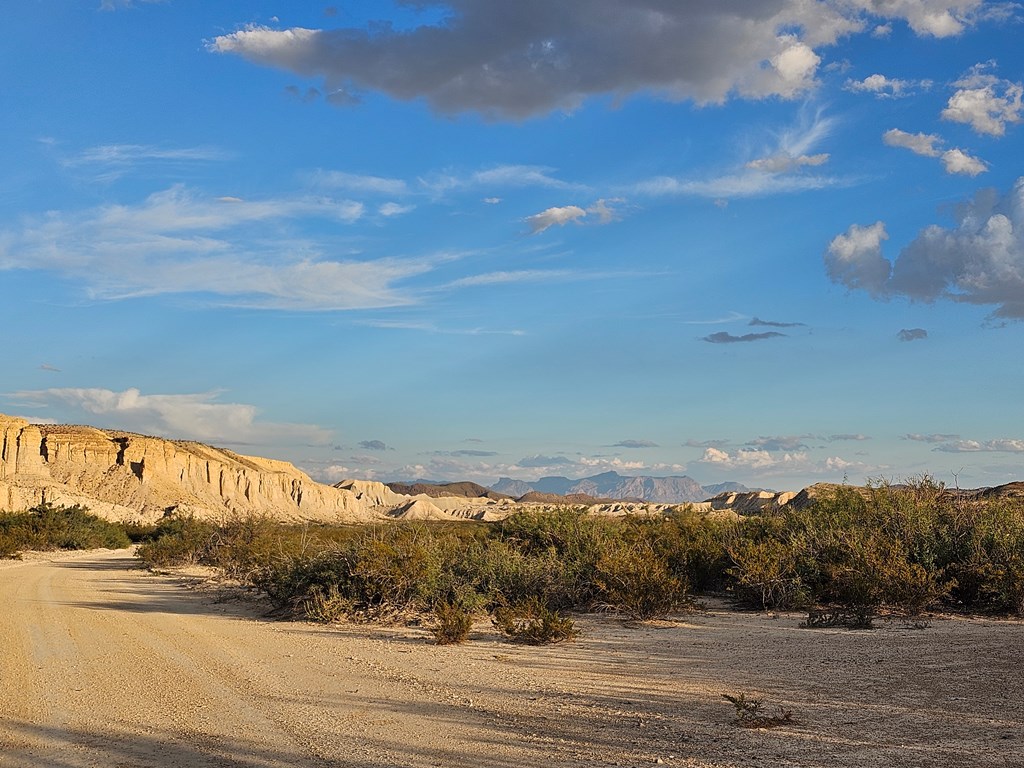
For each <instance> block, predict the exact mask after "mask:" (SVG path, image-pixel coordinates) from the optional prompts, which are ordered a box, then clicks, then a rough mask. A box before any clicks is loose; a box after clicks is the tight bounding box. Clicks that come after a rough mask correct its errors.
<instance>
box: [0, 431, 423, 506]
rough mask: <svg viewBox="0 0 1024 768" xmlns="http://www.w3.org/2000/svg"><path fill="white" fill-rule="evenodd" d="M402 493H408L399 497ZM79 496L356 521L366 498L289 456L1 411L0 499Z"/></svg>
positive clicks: (92, 502) (76, 499) (90, 502)
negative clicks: (320, 479)
mask: <svg viewBox="0 0 1024 768" xmlns="http://www.w3.org/2000/svg"><path fill="white" fill-rule="evenodd" d="M402 498H403V499H404V498H405V497H402ZM41 502H50V503H53V504H83V505H84V506H87V507H89V509H90V510H91V511H93V512H94V513H96V514H99V515H102V516H104V517H108V518H111V519H118V520H123V519H139V520H156V519H159V518H160V517H162V516H163V515H164V514H166V513H167V512H171V511H175V510H178V511H182V512H188V513H192V514H195V515H197V516H200V517H206V518H218V519H219V518H223V517H226V516H229V515H233V514H241V515H248V514H266V515H270V516H272V517H274V518H277V519H281V520H296V521H298V520H317V521H325V522H326V521H330V522H355V521H358V520H362V519H366V518H367V515H368V509H367V505H366V504H365V503H363V502H361V501H360V500H358V499H357V498H356V496H355V494H354V493H352V492H351V491H348V490H344V489H340V488H333V487H331V486H329V485H323V484H321V483H317V482H315V481H313V480H312V479H311V478H310V477H309V476H308V475H306V474H305V473H304V472H301V471H300V470H298V469H296V468H295V467H294V466H293V465H291V464H289V463H287V462H283V461H274V460H272V459H262V458H256V457H251V456H242V455H239V454H236V453H233V452H231V451H227V450H223V449H220V448H213V447H211V446H207V445H202V444H201V443H192V442H184V441H172V440H163V439H160V438H155V437H144V436H142V435H134V434H131V433H127V432H113V431H106V430H100V429H94V428H92V427H77V426H50V425H33V424H29V423H28V422H27V421H25V420H24V419H17V418H11V417H9V416H2V415H0V506H2V507H3V508H4V509H7V510H17V509H25V508H28V507H31V506H34V505H36V504H39V503H41Z"/></svg>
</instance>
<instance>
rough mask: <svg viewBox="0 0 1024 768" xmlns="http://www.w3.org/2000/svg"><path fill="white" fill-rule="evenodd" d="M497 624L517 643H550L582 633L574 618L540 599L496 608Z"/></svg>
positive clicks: (569, 638)
mask: <svg viewBox="0 0 1024 768" xmlns="http://www.w3.org/2000/svg"><path fill="white" fill-rule="evenodd" d="M492 621H493V622H494V626H495V627H497V628H498V631H499V632H501V633H502V634H503V635H505V637H507V638H509V639H510V640H511V641H512V642H514V643H522V644H524V645H548V644H550V643H560V642H565V641H568V640H573V639H575V638H576V637H577V636H578V635H579V630H577V629H576V627H575V625H574V624H573V621H572V619H570V618H568V617H566V616H561V615H559V613H558V611H555V610H552V609H551V608H549V607H547V606H546V605H544V603H542V602H541V601H540V600H538V599H532V600H525V601H522V602H519V603H515V604H513V605H503V606H499V607H498V608H495V609H494V612H493V614H492Z"/></svg>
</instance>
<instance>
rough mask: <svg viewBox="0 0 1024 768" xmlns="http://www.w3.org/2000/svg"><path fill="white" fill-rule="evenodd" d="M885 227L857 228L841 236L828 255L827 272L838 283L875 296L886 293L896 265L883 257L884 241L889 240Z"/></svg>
mask: <svg viewBox="0 0 1024 768" xmlns="http://www.w3.org/2000/svg"><path fill="white" fill-rule="evenodd" d="M888 239H889V234H888V233H887V232H886V231H885V224H884V223H882V222H881V221H876V222H875V223H874V224H872V225H871V226H867V227H862V226H859V225H857V224H853V225H851V226H850V228H849V229H848V230H847V231H846V234H844V235H837V236H836V237H835V238H834V239H833V240H832V242H831V243H829V245H828V250H827V251H826V252H825V269H826V270H827V272H828V276H829V278H830V279H831V280H832V282H834V283H841V284H843V285H845V286H846V287H847V288H849V289H851V290H854V289H857V288H860V289H862V290H865V291H867V292H869V293H871V294H873V295H876V296H877V295H880V294H882V293H884V292H885V290H886V287H887V285H888V282H889V275H890V274H891V272H892V265H891V264H890V263H889V261H888V260H887V259H886V258H885V257H884V256H883V255H882V241H883V240H888Z"/></svg>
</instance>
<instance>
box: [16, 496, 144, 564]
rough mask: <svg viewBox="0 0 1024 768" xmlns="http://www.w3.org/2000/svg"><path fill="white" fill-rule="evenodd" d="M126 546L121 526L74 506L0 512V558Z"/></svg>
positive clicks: (42, 506)
mask: <svg viewBox="0 0 1024 768" xmlns="http://www.w3.org/2000/svg"><path fill="white" fill-rule="evenodd" d="M130 544H131V540H130V539H129V538H128V534H127V533H126V532H125V529H124V527H123V526H122V525H120V524H118V523H112V522H110V521H108V520H104V519H103V518H101V517H97V516H96V515H93V514H91V513H90V512H89V511H88V510H87V509H85V508H84V507H81V506H77V505H76V506H72V507H60V506H51V505H49V504H40V505H39V506H36V507H33V508H32V509H30V510H28V511H27V512H17V513H0V557H12V556H15V555H17V553H19V552H22V551H25V550H30V549H37V550H50V549H97V548H101V547H103V548H109V549H120V548H122V547H127V546H129V545H130Z"/></svg>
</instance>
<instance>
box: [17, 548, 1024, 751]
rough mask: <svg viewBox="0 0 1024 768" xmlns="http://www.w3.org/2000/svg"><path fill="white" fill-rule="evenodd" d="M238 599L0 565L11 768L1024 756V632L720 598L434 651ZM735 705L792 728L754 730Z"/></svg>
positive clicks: (177, 584)
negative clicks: (852, 622)
mask: <svg viewBox="0 0 1024 768" xmlns="http://www.w3.org/2000/svg"><path fill="white" fill-rule="evenodd" d="M190 585H191V587H192V588H189V587H190ZM226 594H227V595H230V593H225V592H220V591H210V590H204V589H197V588H195V583H194V580H193V581H188V580H185V579H184V578H182V577H180V576H179V577H172V576H155V575H152V574H149V573H147V572H146V571H144V570H142V569H141V568H139V567H138V566H137V564H136V562H135V561H134V560H133V558H132V556H131V554H130V553H129V552H127V551H115V552H111V551H99V552H88V553H79V554H75V555H46V556H35V557H34V558H30V559H27V560H26V561H23V562H13V561H0V596H2V603H0V605H2V606H3V609H2V611H0V766H3V767H4V768H6V767H7V766H17V767H18V768H21V767H23V766H24V767H26V768H27V767H31V768H43V767H44V766H45V767H50V766H53V767H54V768H79V767H81V766H103V767H104V768H142V767H144V766H145V767H151V768H171V767H172V766H173V767H177V766H181V767H182V768H185V767H186V766H187V767H188V768H206V767H208V766H210V767H212V766H217V767H218V768H219V767H221V766H230V767H232V768H234V767H238V768H242V767H244V768H257V767H259V768H264V767H269V766H359V767H361V766H446V767H447V766H466V767H467V768H469V767H470V766H472V767H473V768H477V767H478V766H495V767H496V768H505V767H511V766H606V765H618V766H643V765H658V764H661V765H672V766H714V767H716V768H724V767H725V766H822V767H824V766H829V768H834V767H835V766H857V767H858V768H860V767H863V766H878V767H879V768H881V767H882V766H885V767H886V768H888V767H889V766H936V767H938V766H943V768H946V767H952V766H971V767H972V768H973V767H975V766H979V767H984V766H1000V768H1005V766H1024V674H1022V671H1021V663H1020V655H1021V651H1022V650H1024V642H1022V639H1024V624H1021V623H1020V622H1014V621H997V620H990V619H964V618H948V617H945V618H933V619H932V620H931V622H930V626H928V627H926V628H923V629H915V628H913V627H911V626H909V625H907V624H906V623H903V622H899V621H892V622H887V623H883V624H881V625H880V627H879V628H878V629H876V630H873V631H849V630H822V629H804V628H802V627H800V622H801V620H802V618H803V617H802V616H801V615H798V614H781V615H778V616H767V615H764V614H753V613H737V612H734V611H729V610H725V609H724V607H723V606H721V605H718V604H711V605H710V607H709V608H708V609H707V610H705V611H702V612H697V613H694V614H692V615H688V616H684V617H680V619H679V620H677V621H670V622H657V623H653V624H645V625H639V626H629V625H627V624H624V623H623V622H621V621H620V620H618V619H615V618H613V617H609V616H584V617H580V618H579V619H578V626H579V627H580V628H581V629H582V631H583V634H582V636H581V637H580V638H579V639H578V640H577V641H575V642H573V643H569V644H565V645H558V646H550V647H542V648H528V647H522V646H516V645H510V644H508V643H506V642H504V641H502V640H501V639H500V638H499V637H498V636H497V635H496V634H495V633H494V631H493V630H492V629H491V628H490V626H489V625H488V624H487V623H485V622H481V623H480V624H478V625H477V626H476V627H475V629H474V634H473V636H472V638H471V641H470V642H469V643H468V644H466V645H463V646H446V647H440V646H436V645H433V643H432V640H431V638H430V635H429V633H427V632H426V631H425V630H423V629H422V628H418V627H373V626H362V625H336V626H326V627H325V626H319V625H312V624H304V623H285V622H275V621H272V620H268V619H265V618H262V617H261V608H260V606H259V604H258V603H255V602H253V601H250V600H240V599H237V598H234V597H227V598H226V597H225V595H226ZM726 693H728V694H740V693H744V694H746V695H747V696H748V697H749V696H753V697H757V698H761V699H763V700H764V702H765V704H766V707H767V709H768V710H769V714H771V713H772V712H774V711H777V708H778V707H782V708H784V709H785V710H790V711H792V713H793V720H794V722H793V723H790V724H784V725H782V726H780V727H775V728H742V727H739V726H738V725H737V724H736V722H735V720H734V711H733V707H732V706H731V705H730V704H729V703H728V702H726V701H725V700H724V699H723V698H722V695H723V694H726Z"/></svg>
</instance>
